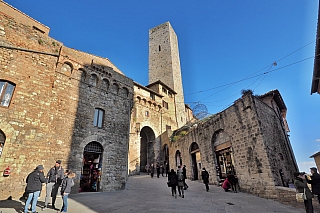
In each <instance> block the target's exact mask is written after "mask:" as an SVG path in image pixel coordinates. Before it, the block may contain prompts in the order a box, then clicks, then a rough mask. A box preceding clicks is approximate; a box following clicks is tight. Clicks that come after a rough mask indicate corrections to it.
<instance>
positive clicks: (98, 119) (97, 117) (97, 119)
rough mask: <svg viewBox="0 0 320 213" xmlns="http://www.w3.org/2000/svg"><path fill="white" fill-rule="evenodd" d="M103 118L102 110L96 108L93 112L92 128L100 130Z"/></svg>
mask: <svg viewBox="0 0 320 213" xmlns="http://www.w3.org/2000/svg"><path fill="white" fill-rule="evenodd" d="M103 118H104V110H102V109H99V108H96V109H95V110H94V119H93V126H96V127H99V128H102V125H103Z"/></svg>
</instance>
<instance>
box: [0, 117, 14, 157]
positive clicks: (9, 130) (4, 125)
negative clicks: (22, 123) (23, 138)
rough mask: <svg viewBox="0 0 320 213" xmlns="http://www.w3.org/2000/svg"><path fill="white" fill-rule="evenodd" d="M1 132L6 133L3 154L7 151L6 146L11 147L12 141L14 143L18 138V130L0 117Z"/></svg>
mask: <svg viewBox="0 0 320 213" xmlns="http://www.w3.org/2000/svg"><path fill="white" fill-rule="evenodd" d="M0 132H2V133H0V134H3V135H4V139H5V146H4V148H3V150H2V156H4V155H5V153H6V147H9V146H10V144H11V143H14V142H15V140H16V135H17V133H16V131H15V129H14V128H13V127H12V126H11V125H10V124H9V123H8V122H6V121H5V120H2V119H0Z"/></svg>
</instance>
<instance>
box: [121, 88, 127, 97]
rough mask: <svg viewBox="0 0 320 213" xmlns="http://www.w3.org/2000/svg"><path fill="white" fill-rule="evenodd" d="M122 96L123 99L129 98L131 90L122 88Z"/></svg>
mask: <svg viewBox="0 0 320 213" xmlns="http://www.w3.org/2000/svg"><path fill="white" fill-rule="evenodd" d="M120 95H121V96H122V97H128V95H129V90H128V89H127V88H126V87H122V88H121V90H120Z"/></svg>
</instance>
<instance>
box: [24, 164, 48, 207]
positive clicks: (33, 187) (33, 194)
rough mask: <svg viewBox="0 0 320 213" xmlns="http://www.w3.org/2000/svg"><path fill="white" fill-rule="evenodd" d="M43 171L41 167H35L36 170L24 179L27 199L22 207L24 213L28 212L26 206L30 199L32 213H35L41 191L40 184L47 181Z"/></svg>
mask: <svg viewBox="0 0 320 213" xmlns="http://www.w3.org/2000/svg"><path fill="white" fill-rule="evenodd" d="M43 169H44V168H43V166H42V165H39V166H37V168H36V169H35V170H34V171H33V172H31V173H30V174H29V175H28V177H27V179H26V183H27V187H26V193H27V194H28V199H27V201H26V204H25V206H24V212H25V213H26V212H28V206H29V205H30V202H31V200H32V199H33V201H32V212H33V213H35V212H36V206H37V202H38V197H39V195H40V191H41V189H42V183H46V182H47V181H48V179H46V178H45V177H44V174H43Z"/></svg>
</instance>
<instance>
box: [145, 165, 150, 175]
mask: <svg viewBox="0 0 320 213" xmlns="http://www.w3.org/2000/svg"><path fill="white" fill-rule="evenodd" d="M146 172H147V173H148V175H149V173H150V165H149V164H148V163H147V165H146Z"/></svg>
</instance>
